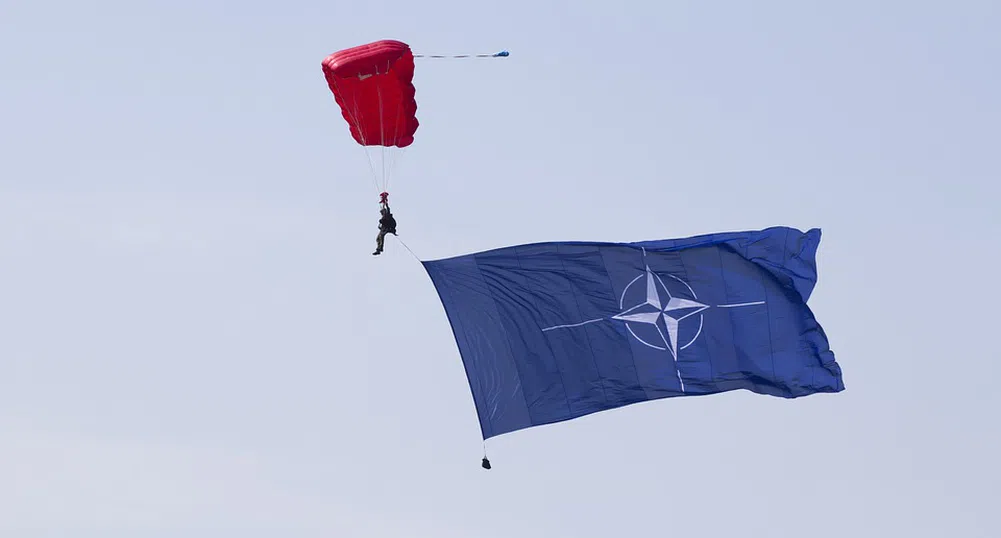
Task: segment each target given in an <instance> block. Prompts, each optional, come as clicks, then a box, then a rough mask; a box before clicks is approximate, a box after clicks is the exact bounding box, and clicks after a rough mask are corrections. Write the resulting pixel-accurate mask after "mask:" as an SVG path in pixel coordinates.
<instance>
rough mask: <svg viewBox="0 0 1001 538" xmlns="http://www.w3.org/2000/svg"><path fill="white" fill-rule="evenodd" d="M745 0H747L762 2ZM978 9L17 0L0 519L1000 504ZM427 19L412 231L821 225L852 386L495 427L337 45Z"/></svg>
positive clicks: (591, 513)
mask: <svg viewBox="0 0 1001 538" xmlns="http://www.w3.org/2000/svg"><path fill="white" fill-rule="evenodd" d="M752 4H753V5H752ZM999 25H1001V6H999V5H998V4H997V3H996V2H990V1H980V2H977V1H959V2H950V3H949V4H948V6H946V4H945V3H933V2H903V1H890V0H885V1H881V2H878V3H876V2H861V1H847V2H837V3H826V5H820V3H806V2H792V1H786V2H777V1H759V2H754V3H750V2H743V3H738V2H669V3H659V4H658V3H653V2H650V3H639V2H618V3H599V2H589V1H580V2H520V1H511V2H504V3H484V4H473V3H468V2H441V1H431V2H421V3H414V2H411V3H402V2H388V1H382V2H378V1H373V2H357V3H330V2H328V3H320V2H294V1H290V2H287V3H283V4H280V7H279V4H278V3H273V2H272V3H263V2H246V3H243V4H240V5H235V4H231V3H223V2H143V3H138V2H125V1H121V2H110V1H106V2H91V3H87V4H86V5H84V4H81V3H71V2H45V1H41V0H37V1H32V2H27V1H22V2H16V1H15V2H11V1H10V0H7V1H3V2H0V73H2V78H0V81H2V83H0V148H2V149H3V151H2V154H0V534H3V535H5V536H7V535H9V536H17V537H24V538H35V537H49V536H74V537H83V538H86V537H91V536H94V537H97V536H100V537H102V538H107V537H118V536H129V537H136V536H143V537H146V536H148V537H166V536H185V537H190V538H197V537H201V536H205V537H209V536H212V537H214V536H219V535H220V534H223V535H227V534H233V535H236V534H237V533H238V534H239V535H240V536H244V537H258V536H262V537H263V536H290V535H294V536H301V537H313V536H352V537H353V536H360V537H362V536H364V537H368V536H372V537H396V536H415V537H424V536H426V537H434V538H446V537H469V536H477V537H483V538H493V537H507V536H512V535H517V536H520V537H524V538H535V537H551V536H578V537H592V536H594V537H598V536H602V537H605V536H629V535H643V536H649V535H661V534H678V535H696V534H697V535H699V536H733V535H737V534H739V535H741V536H755V537H757V536H761V537H768V538H777V537H785V536H802V534H803V533H804V532H808V533H809V534H810V535H811V536H813V537H815V538H826V537H835V536H838V537H840V536H890V535H898V534H899V535H904V534H906V535H908V536H913V537H921V536H929V537H931V536H934V537H939V536H943V535H949V536H963V537H964V538H975V537H988V536H997V535H999V534H1001V527H999V526H998V523H997V521H996V518H994V517H992V516H993V511H995V510H996V507H997V506H998V505H999V504H1001V496H999V493H998V489H997V483H998V481H999V480H1001V464H999V463H998V460H997V454H1001V433H999V428H998V426H997V424H998V413H999V412H1001V397H999V396H998V393H997V391H996V390H994V383H995V380H996V379H998V378H999V377H1001V367H999V364H998V363H999V358H1001V355H999V352H998V350H997V346H996V345H995V344H994V341H993V338H992V337H993V334H994V333H995V332H996V325H997V320H998V319H999V313H998V309H997V305H998V303H999V300H1001V292H999V287H998V285H997V283H996V269H995V268H996V266H997V264H998V262H999V254H998V253H999V242H998V236H999V232H1001V218H999V216H998V215H999V208H1001V205H999V195H1001V189H999V187H998V186H997V180H998V178H999V176H1001V151H999V149H998V148H999V147H1001V144H999V141H1001V127H999V126H1001V104H999V100H998V97H997V96H998V95H1001V77H999V75H998V73H997V69H996V68H993V67H992V66H994V65H996V63H997V58H998V56H999V53H1001V38H999V37H998V32H997V28H998V27H999ZM383 38H393V39H399V40H402V41H405V42H408V43H410V44H411V46H412V47H413V48H414V49H415V51H416V52H418V53H444V54H452V53H456V54H457V53H470V52H472V53H476V52H495V51H497V50H500V49H508V50H510V51H511V56H510V57H509V58H506V59H502V60H501V59H497V60H494V59H491V60H483V61H472V60H467V61H420V62H419V63H418V65H417V74H416V78H415V84H416V86H417V99H418V104H419V110H418V117H419V119H420V121H421V127H420V129H419V130H418V132H417V136H416V139H417V140H416V142H415V143H414V145H413V146H411V148H409V149H408V150H407V152H406V154H405V155H404V157H403V160H402V161H401V163H400V167H399V169H398V171H397V172H396V173H395V174H394V177H393V180H392V181H393V182H392V184H391V192H392V201H393V207H394V212H395V213H396V214H397V217H398V219H399V223H400V232H401V237H402V239H404V240H405V241H406V242H407V245H409V246H410V247H411V248H412V249H413V250H414V252H415V253H416V254H417V255H418V256H420V257H421V258H424V259H430V258H437V257H444V256H451V255H457V254H463V253H467V252H473V251H477V250H483V249H488V248H494V247H498V246H504V245H510V244H517V243H522V242H530V241H546V240H602V241H606V240H607V241H634V240H643V239H658V238H668V237H684V236H689V235H695V234H701V233H708V232H715V231H728V230H747V229H757V228H763V227H767V226H773V225H788V226H795V227H798V228H801V229H806V228H811V227H820V228H822V229H823V230H824V239H823V241H822V244H821V248H820V254H819V262H820V282H819V285H818V287H817V289H816V291H815V293H814V295H813V297H812V299H811V307H812V308H813V310H814V312H815V313H816V314H817V316H818V319H819V320H820V322H821V323H822V324H823V326H824V328H825V330H826V331H827V333H828V335H829V337H830V339H831V343H832V347H833V349H834V351H835V353H836V355H837V357H838V361H839V363H840V364H841V366H842V367H843V368H844V371H845V383H846V386H847V390H846V391H845V392H843V393H840V394H836V395H822V396H817V397H810V398H805V399H802V400H795V401H786V400H780V399H777V398H767V397H763V396H756V395H753V394H750V393H746V392H741V393H728V394H723V395H718V396H713V397H707V398H692V399H672V400H670V401H658V402H649V403H645V404H641V405H635V406H630V407H628V408H624V409H619V410H615V411H611V412H606V413H600V414H596V415H592V416H588V417H585V418H582V419H579V420H575V421H571V422H566V423H561V424H557V425H552V426H546V427H540V428H534V429H530V430H526V431H522V432H516V433H514V434H510V435H506V436H502V437H500V438H497V439H493V440H491V442H490V443H489V444H488V451H489V454H490V457H491V460H492V461H493V463H494V470H493V471H490V472H486V471H484V470H482V469H480V467H479V458H480V456H481V452H482V448H483V447H482V441H481V439H480V437H479V428H478V425H477V422H476V415H475V411H474V408H473V405H472V401H471V398H470V395H469V389H468V386H467V384H466V380H465V376H464V373H463V370H462V365H461V361H460V358H459V356H458V352H457V350H456V349H455V342H454V340H453V338H452V334H451V332H450V328H449V326H448V323H447V320H446V318H445V315H444V312H443V310H442V308H441V305H440V304H439V302H438V298H437V296H436V294H435V291H434V288H433V286H432V285H431V283H430V281H429V279H428V278H427V276H426V274H425V273H424V271H423V269H422V268H421V267H420V265H419V264H418V263H417V261H415V260H414V259H413V257H411V255H410V254H409V253H408V252H407V251H406V250H405V249H403V248H402V246H401V245H400V244H399V243H398V242H397V241H396V240H395V239H394V238H390V239H389V240H388V241H387V251H386V253H385V254H384V255H383V256H380V257H373V256H371V251H372V249H373V248H374V238H375V231H376V228H375V227H376V221H377V220H378V206H377V201H378V196H377V193H376V192H375V191H374V190H373V186H372V182H371V179H370V177H369V174H370V171H369V168H368V165H367V163H366V157H365V153H364V152H363V151H362V150H361V149H360V148H359V147H358V146H357V145H355V144H354V142H353V141H352V140H351V138H350V136H349V134H348V130H347V126H346V124H345V123H344V122H343V120H342V119H341V117H340V114H339V112H338V110H337V108H336V105H335V104H334V103H333V100H332V99H331V96H330V93H329V90H328V89H327V87H326V85H325V83H324V81H323V77H322V73H321V70H320V61H321V60H322V59H323V57H325V56H326V55H327V54H329V53H331V52H333V51H335V50H338V49H342V48H347V47H350V46H354V45H357V44H361V43H365V42H369V41H374V40H377V39H383Z"/></svg>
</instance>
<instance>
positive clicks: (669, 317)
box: [612, 267, 709, 360]
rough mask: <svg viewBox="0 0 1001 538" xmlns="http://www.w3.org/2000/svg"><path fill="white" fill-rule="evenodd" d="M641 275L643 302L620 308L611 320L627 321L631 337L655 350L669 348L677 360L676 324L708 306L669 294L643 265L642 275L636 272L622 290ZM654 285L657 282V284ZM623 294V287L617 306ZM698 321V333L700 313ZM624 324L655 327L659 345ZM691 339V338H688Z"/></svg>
mask: <svg viewBox="0 0 1001 538" xmlns="http://www.w3.org/2000/svg"><path fill="white" fill-rule="evenodd" d="M644 276H645V277H646V301H645V302H643V303H640V304H638V305H636V306H633V307H631V308H627V309H626V310H623V311H622V312H620V313H619V314H616V315H614V316H612V319H617V320H621V321H625V322H627V324H626V327H627V328H628V329H629V332H630V333H632V335H633V337H634V338H636V339H637V340H639V341H640V342H642V343H643V344H646V345H647V346H650V347H652V348H655V349H659V350H661V351H664V350H668V351H670V352H671V355H672V356H673V357H674V359H675V360H677V358H678V326H679V324H680V322H681V320H683V319H685V318H687V317H690V316H694V315H696V314H698V313H700V312H702V311H703V310H705V309H707V308H709V306H708V305H705V304H702V303H700V302H698V301H696V300H692V299H684V298H681V297H674V296H673V295H671V291H670V290H669V289H668V288H667V286H666V285H664V281H663V280H661V278H660V275H658V274H656V273H654V272H653V271H651V270H650V267H647V268H646V274H645V275H640V276H638V277H636V278H635V279H634V280H633V281H632V282H630V283H629V285H627V286H626V290H628V289H629V286H632V285H633V284H634V283H635V282H636V281H637V280H639V279H641V278H643V277H644ZM668 276H672V275H668ZM675 278H676V277H675ZM677 280H678V281H679V282H681V283H682V284H685V282H684V281H682V280H681V279H677ZM658 284H660V286H659V287H658ZM685 286H687V284H685ZM689 289H691V288H689ZM661 290H663V291H664V293H665V294H666V295H667V301H666V302H664V301H663V300H662V297H661V294H660V291H661ZM691 293H692V296H693V297H696V296H695V292H694V291H692V292H691ZM625 297H626V294H625V290H623V293H622V298H621V299H620V301H619V308H622V307H623V304H622V302H623V301H624V300H625ZM696 298H697V297H696ZM699 321H700V322H699V332H702V323H701V316H700V320H699ZM628 323H643V324H646V325H652V326H653V327H654V328H656V329H657V333H658V334H659V335H660V338H661V340H662V341H663V344H664V345H663V347H661V346H660V345H657V344H651V343H650V342H647V341H645V340H643V339H642V338H640V337H639V336H637V335H636V333H635V332H633V330H632V328H630V327H629V325H628ZM697 337H698V334H696V338H697ZM694 339H695V338H693V339H692V340H694ZM685 347H688V344H686V345H685V346H683V347H682V349H684V348H685Z"/></svg>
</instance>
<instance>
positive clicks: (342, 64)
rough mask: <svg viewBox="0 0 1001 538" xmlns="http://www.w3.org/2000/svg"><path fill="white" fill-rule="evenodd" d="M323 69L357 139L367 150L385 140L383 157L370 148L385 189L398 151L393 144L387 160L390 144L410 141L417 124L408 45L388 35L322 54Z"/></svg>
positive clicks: (380, 185)
mask: <svg viewBox="0 0 1001 538" xmlns="http://www.w3.org/2000/svg"><path fill="white" fill-rule="evenodd" d="M323 74H324V76H325V77H326V79H327V85H328V86H329V87H330V91H331V92H333V94H334V100H335V101H336V102H337V104H338V106H340V107H341V115H342V116H343V117H344V119H345V121H347V123H348V125H349V126H350V127H351V136H352V137H353V138H354V139H355V141H356V142H358V143H359V144H361V145H362V146H365V148H366V150H368V148H369V147H370V146H382V148H380V150H381V159H380V158H378V156H377V158H375V159H373V155H372V154H369V164H370V165H371V166H372V172H373V174H374V175H375V176H376V182H377V185H376V187H377V188H378V189H379V190H381V191H385V190H386V189H388V184H387V183H388V176H389V171H390V168H392V166H393V165H395V164H396V163H395V161H397V160H398V159H399V157H400V154H399V153H395V152H399V151H400V150H393V151H395V152H391V153H389V155H388V157H389V161H390V162H389V163H387V162H386V161H387V150H388V149H389V148H394V147H395V148H406V147H407V146H409V145H410V144H412V143H413V142H414V133H415V132H416V131H417V127H418V125H419V122H418V121H417V116H416V114H417V101H416V99H415V98H414V94H415V89H414V85H413V78H414V54H413V52H412V51H411V50H410V46H409V45H407V44H406V43H402V42H400V41H395V40H390V39H386V40H382V41H376V42H374V43H369V44H367V45H359V46H357V47H352V48H349V49H345V50H342V51H338V52H335V53H333V54H331V55H329V56H327V57H326V58H324V60H323ZM373 161H374V162H373ZM377 167H381V168H382V170H381V171H380V172H377V171H376V168H377Z"/></svg>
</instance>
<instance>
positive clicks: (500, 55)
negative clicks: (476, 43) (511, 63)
mask: <svg viewBox="0 0 1001 538" xmlns="http://www.w3.org/2000/svg"><path fill="white" fill-rule="evenodd" d="M510 55H511V53H510V52H508V51H506V50H502V51H500V52H495V53H493V54H414V58H432V59H435V60H441V59H448V60H452V59H458V58H507V57H508V56H510Z"/></svg>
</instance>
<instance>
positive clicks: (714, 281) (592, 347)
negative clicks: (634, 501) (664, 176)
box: [424, 227, 844, 439]
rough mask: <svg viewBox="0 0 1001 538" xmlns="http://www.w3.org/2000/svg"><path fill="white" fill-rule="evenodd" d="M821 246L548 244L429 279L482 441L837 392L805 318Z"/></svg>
mask: <svg viewBox="0 0 1001 538" xmlns="http://www.w3.org/2000/svg"><path fill="white" fill-rule="evenodd" d="M820 237H821V233H820V230H817V229H813V230H810V231H808V232H805V233H804V232H801V231H799V230H795V229H791V228H784V227H776V228H768V229H765V230H761V231H751V232H734V233H721V234H711V235H703V236H697V237H691V238H687V239H671V240H661V241H645V242H638V243H596V242H551V243H538V244H530V245H520V246H513V247H507V248H501V249H497V250H491V251H487V252H480V253H476V254H469V255H465V256H458V257H454V258H448V259H442V260H433V261H426V262H424V267H425V269H426V270H427V272H428V274H429V276H430V277H431V280H432V282H433V283H434V286H435V288H436V289H437V291H438V294H439V297H440V298H441V301H442V304H443V306H444V309H445V312H446V314H447V316H448V320H449V322H450V323H451V326H452V330H453V333H454V335H455V339H456V343H457V344H458V348H459V353H460V355H461V357H462V361H463V363H464V365H465V368H466V375H467V378H468V380H469V386H470V389H471V391H472V394H473V399H474V402H475V404H476V410H477V414H478V415H479V420H480V427H481V429H482V433H483V438H484V439H487V438H490V437H493V436H496V435H500V434H503V433H507V432H511V431H515V430H519V429H522V428H527V427H530V426H537V425H541V424H549V423H553V422H558V421H563V420H568V419H572V418H576V417H580V416H583V415H587V414H590V413H595V412H598V411H602V410H606V409H612V408H616V407H621V406H625V405H629V404H632V403H636V402H642V401H648V400H655V399H660V398H667V397H673V396H686V395H704V394H713V393H719V392H724V391H731V390H737V389H745V390H749V391H753V392H755V393H759V394H766V395H772V396H779V397H785V398H795V397H800V396H805V395H809V394H814V393H820V392H840V391H842V390H844V383H843V381H842V376H841V369H840V367H839V365H838V364H837V363H836V362H835V359H834V353H833V352H832V351H831V350H830V347H829V344H828V341H827V337H826V335H825V334H824V331H823V329H822V328H821V326H820V325H819V324H818V322H817V321H816V319H815V318H814V315H813V313H812V312H811V311H810V309H809V308H808V307H807V305H806V302H807V300H808V299H809V297H810V294H811V292H812V291H813V287H814V285H815V284H816V282H817V266H816V259H815V257H816V252H817V248H818V246H819V243H820Z"/></svg>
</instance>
